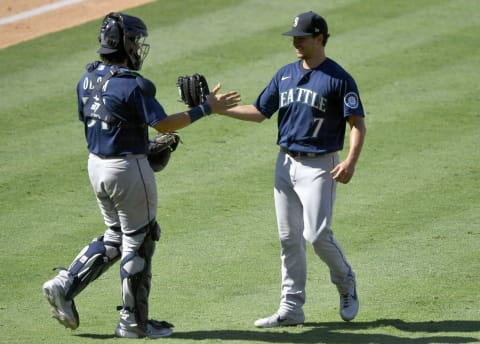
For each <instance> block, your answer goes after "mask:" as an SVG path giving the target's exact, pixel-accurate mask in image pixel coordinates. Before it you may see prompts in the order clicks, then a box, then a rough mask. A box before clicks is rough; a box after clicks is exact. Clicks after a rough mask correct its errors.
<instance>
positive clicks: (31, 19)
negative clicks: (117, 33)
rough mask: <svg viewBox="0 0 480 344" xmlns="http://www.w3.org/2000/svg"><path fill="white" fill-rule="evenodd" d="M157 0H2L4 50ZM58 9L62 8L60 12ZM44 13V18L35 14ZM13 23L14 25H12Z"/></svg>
mask: <svg viewBox="0 0 480 344" xmlns="http://www.w3.org/2000/svg"><path fill="white" fill-rule="evenodd" d="M153 1H154V0H101V1H99V0H2V1H1V4H0V49H2V48H6V47H8V46H11V45H14V44H17V43H19V42H23V41H27V40H30V39H32V38H36V37H39V36H42V35H45V34H47V33H50V32H55V31H60V30H63V29H66V28H69V27H72V26H76V25H80V24H82V23H85V22H87V21H89V20H92V19H97V18H102V17H103V16H105V14H107V13H109V12H112V11H121V10H125V9H127V8H132V7H136V6H139V5H142V4H145V3H148V2H153ZM56 7H58V8H56ZM38 12H42V13H40V14H35V13H38ZM10 20H12V22H10Z"/></svg>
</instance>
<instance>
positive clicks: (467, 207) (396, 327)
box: [0, 0, 480, 344]
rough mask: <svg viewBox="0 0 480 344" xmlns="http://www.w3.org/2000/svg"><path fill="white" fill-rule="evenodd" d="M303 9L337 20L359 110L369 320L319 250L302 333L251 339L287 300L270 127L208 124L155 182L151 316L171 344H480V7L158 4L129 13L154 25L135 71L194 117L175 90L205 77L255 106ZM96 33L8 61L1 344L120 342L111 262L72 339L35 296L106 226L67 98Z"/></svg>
mask: <svg viewBox="0 0 480 344" xmlns="http://www.w3.org/2000/svg"><path fill="white" fill-rule="evenodd" d="M310 9H312V10H314V11H316V12H318V13H320V14H322V15H324V16H325V18H326V19H327V21H328V22H329V26H330V32H331V39H330V41H329V44H328V45H327V54H328V55H329V56H330V57H331V58H333V59H335V60H336V61H337V62H339V63H340V64H342V65H343V66H344V67H345V68H346V69H347V70H349V71H350V72H351V73H352V74H353V76H354V77H355V79H356V81H357V83H358V86H359V89H360V92H361V96H362V99H363V102H364V106H365V109H366V111H367V117H366V122H367V127H368V134H367V140H366V144H365V147H364V151H363V154H362V157H361V161H360V162H359V165H358V167H357V171H356V175H355V176H354V179H353V180H352V182H351V183H350V184H348V185H346V186H345V185H341V186H339V189H338V196H337V205H336V211H335V219H334V230H335V233H336V236H337V239H338V240H339V241H340V242H341V243H342V245H343V247H344V249H345V251H346V254H347V256H348V258H349V260H350V262H351V263H352V265H353V267H354V269H355V270H356V273H357V276H358V288H359V290H358V291H359V296H360V302H361V305H360V307H361V309H360V313H359V315H358V317H357V318H356V319H355V321H354V322H351V323H344V322H342V321H341V320H340V317H339V316H338V296H337V292H336V290H335V288H334V286H333V285H332V284H331V283H330V282H329V277H328V271H327V270H326V268H325V266H324V265H323V264H321V263H320V262H319V261H317V260H316V259H315V257H314V256H313V253H312V250H310V251H309V265H308V273H309V277H308V284H307V294H308V299H307V304H306V305H305V313H306V317H307V323H306V324H305V325H304V326H303V327H296V328H281V329H272V330H261V329H256V328H255V327H254V326H253V321H254V320H255V319H257V318H258V317H262V316H267V315H270V314H271V313H273V312H274V311H275V310H276V307H277V306H278V301H279V292H280V291H279V283H280V260H279V244H278V239H277V234H276V224H275V219H274V208H273V186H272V185H273V167H274V166H273V165H274V161H275V157H276V151H277V147H276V145H275V140H276V116H275V119H273V120H270V121H266V122H263V123H262V124H252V123H243V122H240V121H234V120H232V119H229V118H223V117H220V116H217V115H214V116H210V117H209V118H206V119H202V120H201V121H199V122H197V123H195V124H194V125H192V126H190V127H188V128H185V129H183V130H182V131H181V135H182V139H183V141H184V144H183V145H181V146H180V147H179V149H178V150H177V152H175V154H174V156H173V158H172V160H171V162H170V165H169V166H168V168H167V169H166V170H165V171H164V172H162V173H159V174H157V180H158V190H159V223H160V224H161V226H162V228H163V234H162V239H161V241H160V243H159V245H158V246H157V251H156V254H155V256H154V279H153V289H152V293H151V301H150V304H151V311H150V312H151V316H152V317H153V318H156V319H159V320H162V319H165V320H168V321H170V322H172V323H174V324H175V325H176V327H175V332H174V335H173V336H172V337H170V338H168V339H164V340H162V341H163V342H167V343H196V342H201V343H219V342H226V343H231V344H234V343H378V344H380V343H382V344H383V343H407V344H409V343H410V344H430V343H478V342H480V298H479V290H480V277H479V273H480V253H479V247H480V149H479V148H478V143H479V139H480V110H479V108H480V97H479V94H480V82H479V70H480V44H479V35H478V33H479V32H480V16H479V15H478V13H479V12H480V2H478V1H475V0H418V1H413V0H405V1H404V0H389V1H386V0H356V1H354V0H323V1H315V2H312V1H304V0H296V1H291V0H282V1H277V0H273V1H260V0H208V1H195V0H188V1H173V0H159V1H157V2H155V3H152V4H148V5H145V6H142V7H139V8H136V9H132V10H130V11H129V13H131V14H133V15H137V16H140V17H142V18H143V19H144V20H145V21H146V23H147V25H148V26H149V32H150V37H149V43H150V44H151V45H152V46H151V51H150V55H149V56H148V58H147V60H146V62H145V64H144V68H143V70H142V73H143V74H144V75H145V76H146V77H148V78H150V79H151V80H153V81H154V82H155V83H156V85H157V97H158V99H159V101H160V102H161V103H162V104H163V105H164V107H165V108H166V110H167V112H168V113H174V112H178V111H180V110H182V109H183V106H182V104H180V103H178V102H177V99H178V92H177V89H176V86H175V83H176V78H177V76H178V75H186V74H191V73H194V72H200V73H203V74H205V75H206V76H207V78H208V79H209V82H210V83H211V84H214V83H215V82H217V81H221V82H222V84H223V87H224V90H228V89H237V90H238V91H240V92H241V93H242V98H243V102H244V103H250V102H252V101H253V100H254V99H255V97H256V96H257V95H258V93H259V92H260V91H261V89H262V88H263V87H264V86H265V85H266V84H267V83H268V81H269V80H270V78H271V77H272V76H273V74H274V73H275V72H276V70H277V69H278V68H279V67H280V66H282V65H284V64H286V63H289V62H291V61H294V60H295V54H294V51H293V48H292V46H291V40H290V39H289V38H287V37H284V36H281V35H280V33H281V32H283V31H287V30H288V29H289V27H290V25H291V22H292V19H293V17H294V16H295V15H296V14H298V13H300V12H304V11H306V10H310ZM102 15H103V14H99V17H100V16H102ZM99 26H100V20H96V21H93V22H90V23H87V24H85V25H82V26H79V27H75V28H72V29H69V30H65V31H62V32H59V33H55V34H51V35H48V36H45V37H42V38H38V39H35V40H32V41H29V42H26V43H22V44H19V45H17V46H13V47H10V48H7V49H3V50H0V72H1V73H0V97H1V101H0V162H1V164H0V195H1V196H0V226H1V229H0V258H1V266H0V288H1V293H0V342H1V343H118V340H117V339H114V338H113V330H114V328H115V326H116V323H117V321H118V313H117V311H116V306H117V305H120V304H121V295H120V285H119V272H118V266H116V267H114V268H112V269H111V270H109V271H108V272H107V273H106V274H104V275H103V276H102V277H100V278H99V279H98V280H97V281H96V282H95V283H94V284H92V285H91V286H90V287H89V288H88V289H87V290H85V291H84V292H83V293H82V294H81V295H80V296H79V297H78V298H77V299H76V303H77V308H78V310H79V313H80V319H81V326H80V327H79V329H78V330H76V331H70V330H67V329H63V328H62V327H61V326H59V324H58V323H57V322H56V321H54V320H53V319H50V309H49V306H48V305H47V303H46V302H45V301H44V300H43V297H42V291H41V286H42V284H43V282H44V281H46V280H47V279H49V278H51V277H52V276H53V275H54V274H55V272H53V271H52V268H53V267H56V266H59V265H60V266H62V265H63V266H64V265H68V264H69V263H70V262H71V260H72V259H73V258H74V256H75V255H76V254H77V252H78V251H79V250H80V249H81V248H82V247H83V246H84V245H85V244H87V243H88V242H89V241H90V240H91V239H92V238H93V237H95V236H98V235H100V234H101V233H102V232H103V230H104V227H103V223H102V219H101V217H100V213H99V211H98V209H97V205H96V202H95V199H94V196H93V192H92V191H91V187H90V184H89V181H88V177H87V171H86V158H87V151H86V145H85V140H84V138H83V128H82V124H81V123H80V122H78V120H77V115H76V94H75V86H76V82H77V80H78V78H79V77H80V76H81V74H82V72H83V66H84V65H85V64H86V63H88V62H90V61H92V60H94V59H96V58H97V55H96V54H95V51H96V49H97V42H96V37H97V34H98V29H99ZM130 342H132V343H135V342H143V340H138V341H136V340H131V341H130Z"/></svg>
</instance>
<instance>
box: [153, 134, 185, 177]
mask: <svg viewBox="0 0 480 344" xmlns="http://www.w3.org/2000/svg"><path fill="white" fill-rule="evenodd" d="M179 143H180V136H179V135H178V134H177V133H167V134H161V133H158V134H157V135H155V136H154V137H153V138H152V139H150V140H149V142H148V154H147V157H148V162H149V163H150V166H151V167H152V169H153V170H154V171H155V172H160V171H161V170H163V169H164V168H165V166H167V164H168V161H169V160H170V155H171V153H172V152H173V151H175V149H177V146H178V144H179Z"/></svg>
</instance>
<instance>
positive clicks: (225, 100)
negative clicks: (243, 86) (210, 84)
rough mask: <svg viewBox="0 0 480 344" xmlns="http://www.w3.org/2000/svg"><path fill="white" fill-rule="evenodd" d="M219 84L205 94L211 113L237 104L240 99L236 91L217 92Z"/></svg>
mask: <svg viewBox="0 0 480 344" xmlns="http://www.w3.org/2000/svg"><path fill="white" fill-rule="evenodd" d="M220 88H221V85H220V84H217V85H216V86H215V87H214V89H213V90H212V92H211V93H210V94H209V95H208V96H207V103H208V104H209V105H210V107H211V108H212V113H223V112H224V111H225V110H227V109H229V108H231V107H234V106H237V105H238V103H239V102H240V101H241V100H242V99H241V96H240V94H239V93H238V92H237V91H229V92H227V93H221V94H218V91H219V90H220Z"/></svg>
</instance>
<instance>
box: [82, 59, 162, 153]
mask: <svg viewBox="0 0 480 344" xmlns="http://www.w3.org/2000/svg"><path fill="white" fill-rule="evenodd" d="M93 66H94V67H96V68H92V72H93V74H92V73H91V72H90V71H88V70H87V71H86V72H85V74H84V75H83V76H82V78H81V79H80V81H79V82H78V85H77V96H78V116H79V120H80V121H82V122H84V123H85V138H86V140H87V146H88V150H89V151H90V152H91V153H94V154H97V155H105V156H116V155H126V154H145V153H147V150H148V126H154V125H155V124H156V123H157V122H159V121H161V120H162V119H163V118H165V117H166V116H167V115H166V113H165V111H164V109H163V107H162V106H161V105H160V104H159V102H158V101H157V100H156V99H155V87H154V86H153V84H152V83H151V82H149V81H148V80H147V79H143V78H142V77H141V76H139V75H138V74H136V73H135V72H134V71H129V70H128V69H125V68H121V67H119V72H118V74H117V75H114V76H113V77H111V78H110V79H108V80H107V82H105V84H104V85H103V87H102V89H101V97H95V102H93V103H92V99H90V96H91V95H92V93H94V87H95V84H96V83H95V81H93V80H91V79H92V76H93V75H94V76H95V77H96V78H97V81H98V82H101V80H102V78H105V77H106V75H107V73H109V71H110V68H111V66H109V65H105V64H103V63H94V64H93ZM99 98H102V99H99ZM102 100H103V104H104V105H105V108H106V109H107V112H109V113H110V114H112V115H113V116H114V118H115V119H117V122H118V123H116V124H112V123H108V122H105V121H102V120H100V119H96V118H95V117H92V116H94V115H95V112H96V111H97V108H98V105H99V103H98V102H99V101H102ZM87 103H88V104H92V105H90V106H86V104H87ZM87 107H88V108H87Z"/></svg>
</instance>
